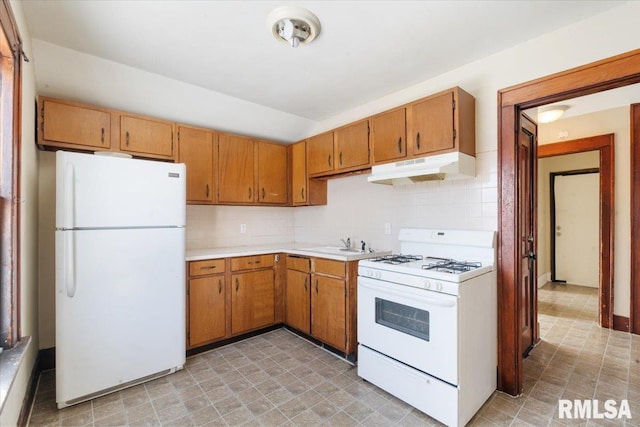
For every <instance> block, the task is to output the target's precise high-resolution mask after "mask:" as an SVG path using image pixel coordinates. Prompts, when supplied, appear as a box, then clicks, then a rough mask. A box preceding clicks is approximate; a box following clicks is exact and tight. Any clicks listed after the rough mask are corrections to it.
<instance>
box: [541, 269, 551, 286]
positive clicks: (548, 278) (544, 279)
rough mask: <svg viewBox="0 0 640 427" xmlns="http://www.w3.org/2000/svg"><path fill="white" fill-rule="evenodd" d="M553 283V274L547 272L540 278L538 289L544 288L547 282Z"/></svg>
mask: <svg viewBox="0 0 640 427" xmlns="http://www.w3.org/2000/svg"><path fill="white" fill-rule="evenodd" d="M550 281H551V272H547V273H544V274H541V275H539V276H538V288H541V287H543V286H544V285H546V284H547V282H550Z"/></svg>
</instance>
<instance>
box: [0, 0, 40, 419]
mask: <svg viewBox="0 0 640 427" xmlns="http://www.w3.org/2000/svg"><path fill="white" fill-rule="evenodd" d="M11 8H12V9H13V13H14V15H15V18H16V23H17V24H18V29H19V31H20V35H21V37H22V40H23V43H24V51H25V52H26V54H27V56H28V57H29V58H30V59H33V51H32V49H31V37H30V35H29V29H28V28H27V25H26V22H25V19H24V15H23V11H22V4H21V3H20V2H18V1H11ZM35 86H36V84H35V75H34V70H33V62H28V63H25V62H23V63H22V150H21V156H22V160H21V161H22V163H21V170H20V187H21V196H22V197H21V200H20V203H21V205H20V209H21V214H20V224H21V227H20V236H19V239H20V283H21V286H20V316H21V317H20V329H21V335H22V336H31V337H32V342H31V345H30V346H29V348H27V350H26V354H25V356H24V359H23V360H22V364H21V365H20V368H19V370H18V375H17V377H16V378H15V381H14V383H13V385H12V386H11V389H10V390H9V394H8V395H7V398H6V399H7V400H6V401H5V404H4V407H3V409H2V412H1V413H0V425H3V426H11V425H16V423H17V420H18V416H19V415H20V410H21V409H22V402H23V400H24V396H25V392H26V390H27V386H28V383H29V378H30V376H31V372H32V370H33V366H34V363H35V361H36V357H37V355H38V305H37V298H38V277H37V272H38V162H37V150H36V146H35V129H34V125H33V123H34V120H35V109H34V101H35V97H36V88H35Z"/></svg>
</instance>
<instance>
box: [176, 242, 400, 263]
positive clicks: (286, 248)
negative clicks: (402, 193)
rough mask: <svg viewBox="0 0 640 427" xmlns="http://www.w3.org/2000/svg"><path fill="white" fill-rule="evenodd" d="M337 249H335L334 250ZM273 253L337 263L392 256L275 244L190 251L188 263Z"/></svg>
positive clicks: (293, 244) (187, 253)
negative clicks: (323, 259)
mask: <svg viewBox="0 0 640 427" xmlns="http://www.w3.org/2000/svg"><path fill="white" fill-rule="evenodd" d="M334 248H335V249H334ZM271 253H287V254H294V255H305V256H312V257H317V258H327V259H334V260H337V261H357V260H361V259H367V258H374V257H377V256H382V255H387V254H390V253H391V251H376V252H359V251H349V252H344V253H342V251H340V250H339V249H338V247H331V246H327V245H322V244H317V243H299V242H292V243H275V244H269V245H248V246H228V247H220V248H208V249H188V250H187V251H186V260H187V261H199V260H204V259H214V258H229V257H236V256H248V255H263V254H271Z"/></svg>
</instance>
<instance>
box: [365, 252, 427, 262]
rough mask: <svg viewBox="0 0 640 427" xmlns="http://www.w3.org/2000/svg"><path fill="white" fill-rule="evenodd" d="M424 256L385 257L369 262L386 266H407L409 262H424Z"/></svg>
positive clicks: (393, 255) (394, 255)
mask: <svg viewBox="0 0 640 427" xmlns="http://www.w3.org/2000/svg"><path fill="white" fill-rule="evenodd" d="M422 259H423V258H422V256H420V255H396V254H392V255H384V256H381V257H378V258H372V259H370V260H369V261H373V262H381V263H384V264H406V263H408V262H413V261H420V260H422Z"/></svg>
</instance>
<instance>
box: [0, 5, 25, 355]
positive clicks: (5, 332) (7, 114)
mask: <svg viewBox="0 0 640 427" xmlns="http://www.w3.org/2000/svg"><path fill="white" fill-rule="evenodd" d="M21 56H22V41H21V39H20V35H19V34H18V29H17V26H16V23H15V20H14V18H13V13H12V11H11V6H10V4H9V0H2V1H1V2H0V74H1V75H0V124H1V125H2V126H1V127H0V236H1V237H0V344H1V345H2V348H11V347H13V346H14V345H15V344H16V342H17V340H18V337H19V336H20V330H19V327H20V321H19V320H20V319H19V310H18V307H19V302H20V301H19V283H20V277H19V271H20V270H19V265H20V264H19V263H20V259H19V257H20V255H19V254H20V252H19V251H20V247H19V241H18V232H19V218H20V204H19V200H20V185H19V170H20V82H21V80H20V58H21Z"/></svg>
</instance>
